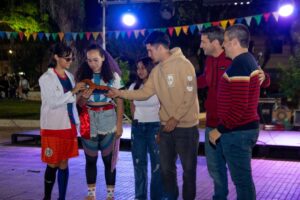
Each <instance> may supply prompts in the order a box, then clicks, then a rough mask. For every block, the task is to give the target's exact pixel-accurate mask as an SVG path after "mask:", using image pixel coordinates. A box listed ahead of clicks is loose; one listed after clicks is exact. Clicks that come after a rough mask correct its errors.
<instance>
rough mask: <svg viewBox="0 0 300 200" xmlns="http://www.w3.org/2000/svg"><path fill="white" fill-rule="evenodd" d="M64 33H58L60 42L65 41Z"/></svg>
mask: <svg viewBox="0 0 300 200" xmlns="http://www.w3.org/2000/svg"><path fill="white" fill-rule="evenodd" d="M64 35H65V34H64V33H63V32H58V36H59V40H60V41H62V40H63V39H64Z"/></svg>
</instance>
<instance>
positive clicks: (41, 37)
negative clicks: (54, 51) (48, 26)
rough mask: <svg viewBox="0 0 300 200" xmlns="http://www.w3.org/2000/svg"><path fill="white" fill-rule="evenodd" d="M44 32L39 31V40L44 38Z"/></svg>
mask: <svg viewBox="0 0 300 200" xmlns="http://www.w3.org/2000/svg"><path fill="white" fill-rule="evenodd" d="M44 35H45V34H44V33H38V37H39V40H40V41H42V40H43V38H44Z"/></svg>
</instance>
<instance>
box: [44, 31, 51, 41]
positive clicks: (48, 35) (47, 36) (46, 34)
mask: <svg viewBox="0 0 300 200" xmlns="http://www.w3.org/2000/svg"><path fill="white" fill-rule="evenodd" d="M50 35H51V34H50V33H45V36H46V38H47V40H48V41H49V39H50Z"/></svg>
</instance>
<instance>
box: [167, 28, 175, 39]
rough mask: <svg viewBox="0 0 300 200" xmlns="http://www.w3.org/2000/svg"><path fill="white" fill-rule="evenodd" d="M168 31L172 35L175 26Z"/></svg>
mask: <svg viewBox="0 0 300 200" xmlns="http://www.w3.org/2000/svg"><path fill="white" fill-rule="evenodd" d="M168 32H169V35H170V36H171V37H172V35H173V32H174V27H169V28H168Z"/></svg>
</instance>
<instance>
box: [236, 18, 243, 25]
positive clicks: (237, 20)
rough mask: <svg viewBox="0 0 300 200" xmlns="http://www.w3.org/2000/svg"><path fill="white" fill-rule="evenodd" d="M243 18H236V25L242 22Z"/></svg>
mask: <svg viewBox="0 0 300 200" xmlns="http://www.w3.org/2000/svg"><path fill="white" fill-rule="evenodd" d="M243 20H244V18H237V19H235V21H236V23H237V24H241V23H242V22H243Z"/></svg>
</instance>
